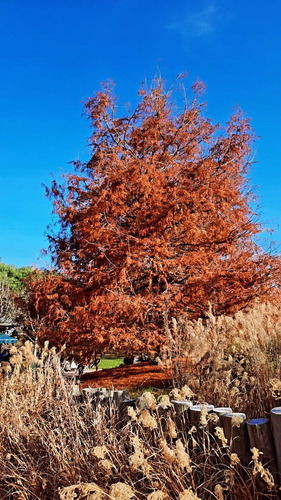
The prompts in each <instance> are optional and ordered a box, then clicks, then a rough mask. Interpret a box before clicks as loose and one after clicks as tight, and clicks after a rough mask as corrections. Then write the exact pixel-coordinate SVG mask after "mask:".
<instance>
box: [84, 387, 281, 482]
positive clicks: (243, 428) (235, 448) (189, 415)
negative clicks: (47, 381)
mask: <svg viewBox="0 0 281 500" xmlns="http://www.w3.org/2000/svg"><path fill="white" fill-rule="evenodd" d="M82 392H83V393H82V399H88V398H91V399H92V400H93V401H95V402H99V403H102V404H103V405H104V404H106V403H107V402H110V401H111V402H114V403H115V404H116V405H117V407H119V409H121V414H122V416H123V418H125V419H126V416H127V408H128V406H133V407H136V405H137V399H129V392H128V391H121V390H119V391H114V390H109V389H105V388H95V389H93V388H86V389H83V391H82ZM77 397H79V396H78V392H77ZM80 397H81V396H80ZM171 403H172V411H173V413H174V417H175V422H176V425H177V427H178V430H180V431H183V430H185V431H188V430H190V428H191V427H192V426H195V427H197V428H198V429H200V428H204V429H205V430H206V431H207V432H209V433H211V434H213V435H215V428H216V427H222V428H223V431H224V436H225V437H226V439H227V442H228V444H229V447H230V452H231V453H236V454H237V455H238V457H239V459H240V462H241V464H242V465H244V466H248V465H249V463H250V461H251V460H252V453H251V449H252V448H257V449H258V450H259V452H261V453H262V454H261V455H260V458H259V460H260V461H261V463H262V464H263V465H264V467H266V468H268V469H269V471H270V472H271V473H272V475H273V476H274V479H275V480H277V481H278V479H279V482H280V478H281V407H276V408H272V410H271V412H270V419H269V418H254V419H250V420H248V419H247V417H246V415H245V414H244V413H233V412H232V409H231V408H229V407H217V408H215V407H214V406H213V405H211V404H197V405H195V404H193V402H192V401H191V400H184V401H176V400H172V401H171ZM166 411H167V410H166V409H164V408H162V407H161V404H159V405H158V412H160V413H161V414H163V413H165V412H166ZM214 415H215V417H214ZM278 476H279V477H278Z"/></svg>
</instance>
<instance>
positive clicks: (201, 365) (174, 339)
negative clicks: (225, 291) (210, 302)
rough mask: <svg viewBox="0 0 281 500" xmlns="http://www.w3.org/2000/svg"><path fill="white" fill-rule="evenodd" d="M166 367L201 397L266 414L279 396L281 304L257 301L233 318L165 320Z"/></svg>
mask: <svg viewBox="0 0 281 500" xmlns="http://www.w3.org/2000/svg"><path fill="white" fill-rule="evenodd" d="M166 331H167V348H166V352H164V367H165V369H166V368H170V369H171V370H172V373H173V377H174V381H175V385H177V386H181V385H183V384H184V383H188V385H189V386H190V387H191V388H192V390H193V391H194V392H195V393H196V394H197V396H198V397H199V398H200V399H201V400H202V401H208V402H210V403H212V404H214V405H216V406H230V407H232V409H233V410H234V411H240V412H244V413H246V414H247V416H248V417H257V416H265V415H266V414H268V413H269V411H270V409H271V408H272V407H273V406H277V405H278V404H280V401H281V382H280V378H281V308H280V307H277V306H274V305H272V304H259V303H257V304H256V305H255V306H254V307H253V308H251V309H249V310H248V311H240V312H239V313H237V314H235V315H234V316H233V317H229V316H219V317H215V316H214V315H213V314H212V310H211V308H210V310H209V311H208V312H207V314H206V318H205V319H199V320H198V321H187V320H186V319H185V318H183V317H180V318H178V319H177V320H176V319H175V318H173V319H172V320H171V322H170V324H169V323H167V324H166Z"/></svg>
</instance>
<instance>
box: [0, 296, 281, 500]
mask: <svg viewBox="0 0 281 500" xmlns="http://www.w3.org/2000/svg"><path fill="white" fill-rule="evenodd" d="M260 307H261V306H260ZM275 313H276V311H275ZM275 313H274V314H275ZM243 314H246V313H243ZM243 314H242V313H241V316H238V317H237V316H236V317H235V318H232V320H231V321H230V320H229V319H228V318H224V319H222V318H221V319H220V320H218V319H214V318H213V317H212V316H210V318H209V324H207V323H206V324H205V325H204V324H203V323H202V324H200V323H197V324H193V330H192V326H191V324H189V323H188V324H185V325H181V324H180V321H179V320H178V321H177V322H175V321H174V322H173V328H174V332H172V334H174V336H175V332H176V329H177V333H178V334H179V333H180V334H181V335H182V337H183V334H182V332H185V335H187V334H188V335H189V344H188V347H189V349H188V350H187V352H186V356H188V357H189V358H190V357H191V356H192V357H193V361H194V366H196V370H197V373H195V371H194V372H193V373H192V374H190V373H188V374H187V375H186V374H184V373H182V374H181V373H180V372H178V374H179V373H180V375H186V376H187V377H188V378H189V379H190V380H189V382H190V386H191V389H190V387H186V386H185V387H183V384H181V383H179V386H178V387H179V389H178V390H177V391H176V390H175V389H174V392H173V393H172V394H171V395H170V396H169V395H165V396H161V398H160V399H159V400H158V401H156V399H155V397H154V396H153V394H151V393H144V394H143V395H142V396H141V398H140V399H139V401H138V404H137V406H136V407H135V408H133V407H129V408H127V409H126V413H124V411H122V412H121V413H120V409H118V408H117V407H115V406H114V405H113V404H112V405H110V406H105V405H104V406H103V405H101V404H98V405H95V404H93V402H92V401H91V399H90V398H89V399H84V400H82V399H81V398H80V397H77V395H76V396H74V384H73V382H70V381H67V380H65V379H64V378H63V377H62V375H61V368H60V353H56V351H55V350H54V349H49V348H48V346H47V345H45V347H44V349H43V350H42V353H41V355H40V357H38V356H36V355H35V352H34V346H33V345H32V344H31V343H30V342H27V343H26V344H25V345H24V346H22V347H20V348H16V347H12V348H11V349H12V354H13V356H12V358H11V365H8V364H7V365H6V366H4V373H3V374H2V375H1V381H0V424H1V425H0V498H1V499H18V500H25V499H32V500H35V499H37V500H38V499H39V500H47V499H48V500H51V499H59V500H74V499H78V500H82V499H83V500H86V499H89V500H90V499H91V500H99V499H112V500H114V499H115V500H118V499H120V500H129V499H131V498H132V499H134V498H135V499H140V500H141V499H148V500H162V499H163V500H166V499H172V500H198V499H201V500H203V499H217V500H251V499H265V498H279V497H278V485H277V484H275V483H274V479H273V477H272V476H271V474H270V472H269V471H267V469H266V467H264V466H263V465H262V461H261V457H260V456H259V452H258V450H255V449H254V450H252V461H251V463H250V464H249V467H242V465H241V464H240V461H239V458H238V457H237V455H235V454H234V453H231V452H230V448H229V443H228V442H227V440H226V439H225V437H224V435H223V431H222V429H221V428H220V427H218V428H217V429H216V428H215V429H216V430H215V432H214V433H212V434H210V433H209V432H208V430H207V429H208V427H207V419H204V418H203V419H202V422H201V424H200V426H199V428H197V429H196V428H191V429H186V430H185V429H183V428H182V427H179V425H178V422H177V417H176V415H175V413H174V409H173V407H172V405H171V402H170V399H171V398H175V397H177V398H179V397H181V398H186V397H187V395H188V394H190V390H192V392H193V393H194V394H195V395H194V400H195V401H198V402H200V401H203V400H204V401H208V400H209V401H210V402H212V403H213V404H217V403H218V404H219V405H224V404H225V403H227V405H228V406H229V405H230V406H231V405H232V406H233V409H234V410H235V408H236V407H235V402H236V401H237V408H238V407H239V411H243V410H244V408H245V407H246V406H247V415H249V413H251V412H254V409H256V410H257V412H261V411H263V410H265V411H268V409H269V407H270V405H271V407H272V406H276V401H277V402H278V398H279V397H280V391H279V385H278V383H279V384H280V382H279V381H280V351H279V347H280V344H279V339H280V336H279V335H280V332H281V328H280V319H279V316H278V315H277V316H276V317H274V314H273V311H272V310H271V313H270V314H271V316H270V317H269V315H268V309H264V310H263V313H262V312H261V310H260V313H259V314H260V315H261V316H262V314H263V315H264V316H262V320H261V317H260V320H261V321H262V323H259V320H258V317H256V314H257V312H256V311H252V312H250V313H247V314H249V315H248V316H247V319H245V318H244V316H243ZM254 317H256V323H253V320H254ZM239 321H240V322H241V326H240V327H239V326H238V323H239ZM242 324H243V325H242ZM226 325H227V326H228V328H229V329H228V330H225V328H226ZM261 325H262V326H261ZM251 326H252V329H253V334H252V335H250V327H251ZM181 328H182V330H180V329H181ZM237 328H240V330H241V331H240V330H239V332H240V333H239V335H240V338H239V339H238V337H237V335H236V336H235V335H234V336H232V334H231V335H230V333H231V332H236V333H237ZM196 329H197V330H196ZM212 331H213V333H214V335H216V336H217V337H216V340H213V339H211V332H212ZM198 332H201V333H202V337H201V338H199V337H198V335H199V333H198ZM270 332H271V333H270ZM201 333H200V334H201ZM223 334H225V336H227V340H226V339H222V338H220V336H222V335H223ZM204 336H205V337H204ZM196 337H197V340H198V339H199V340H198V343H200V346H201V347H200V349H201V354H199V348H198V349H197V350H196V346H195V340H196ZM186 338H187V337H186ZM253 338H255V341H253ZM244 342H245V344H244ZM248 342H251V346H252V347H251V348H250V347H249V345H248V344H247V343H248ZM182 345H183V344H182ZM218 346H220V349H221V350H220V349H218ZM253 346H254V348H255V349H256V348H257V349H258V351H253ZM242 347H243V351H241V349H242ZM214 353H216V356H214ZM241 353H243V356H244V358H245V360H246V361H245V360H244V361H243V362H242V359H240V356H241ZM256 353H258V356H259V357H256ZM181 354H182V353H181ZM196 356H198V358H197V359H196ZM173 359H174V358H173ZM195 360H196V363H195ZM210 362H212V370H211V371H210ZM247 363H249V364H247ZM11 366H12V370H11ZM239 366H241V367H242V371H239V369H238V367H239ZM258 367H260V370H261V372H258ZM208 370H209V371H208ZM230 370H231V374H230V375H226V373H227V371H228V372H229V371H230ZM245 372H247V373H248V375H247V377H254V374H255V376H256V379H257V380H256V381H255V382H254V381H252V383H253V385H252V386H251V385H248V386H247V384H249V383H250V382H249V380H248V378H247V381H246V380H245V388H244V381H243V376H244V377H245V379H246V376H245V375H244V373H245ZM222 376H224V377H225V378H224V379H223V384H225V387H224V388H223V390H222V383H221V388H220V391H219V387H217V386H216V384H218V383H219V380H222V379H221V377H222ZM227 377H228V378H227ZM278 377H279V378H278ZM196 380H197V381H198V383H197V384H196ZM238 380H239V384H238V382H237V381H238ZM272 380H273V382H272ZM228 381H229V382H228ZM270 381H271V382H270ZM179 382H180V381H179ZM233 387H236V388H237V390H238V392H239V394H238V392H237V391H235V394H231V389H232V388H233ZM249 390H250V391H253V392H252V393H251V394H249ZM258 392H259V394H258ZM257 394H258V395H257ZM245 395H247V399H246V401H245V402H244V403H243V397H244V396H245ZM211 396H212V397H211ZM236 398H238V399H236ZM255 398H256V400H255ZM159 403H160V405H161V406H159ZM271 403H273V404H271ZM241 405H242V406H241ZM243 405H244V406H243ZM255 416H258V415H257V413H255ZM261 484H262V488H261Z"/></svg>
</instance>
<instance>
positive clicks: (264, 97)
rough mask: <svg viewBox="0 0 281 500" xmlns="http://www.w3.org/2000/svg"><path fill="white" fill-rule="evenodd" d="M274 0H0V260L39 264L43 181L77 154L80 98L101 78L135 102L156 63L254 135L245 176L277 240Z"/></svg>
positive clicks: (278, 80) (280, 57)
mask: <svg viewBox="0 0 281 500" xmlns="http://www.w3.org/2000/svg"><path fill="white" fill-rule="evenodd" d="M280 19H281V2H280V0H271V1H270V2H265V0H246V1H245V0H243V1H242V0H227V1H226V0H214V1H212V0H210V1H209V0H185V1H183V0H173V1H172V0H161V1H160V0H56V1H55V0H41V1H38V0H36V1H35V0H0V40H1V45H0V47H1V52H0V70H1V92H0V175H1V182H0V238H1V243H0V258H1V260H2V261H3V262H6V263H9V264H15V265H16V266H24V265H29V264H32V263H36V264H37V265H43V263H42V261H40V260H38V258H39V257H40V249H41V248H43V247H46V246H47V242H46V239H45V236H44V234H45V231H46V226H47V225H48V224H49V223H50V222H51V204H50V202H49V201H48V200H46V199H45V197H44V189H43V188H42V186H41V184H42V183H45V184H48V185H50V183H51V175H50V174H51V173H53V174H54V175H55V176H56V177H57V176H58V175H60V173H62V172H63V171H66V170H67V169H68V168H69V166H68V162H70V161H71V160H74V159H76V158H77V157H78V156H79V157H80V158H85V159H86V158H87V154H88V153H87V138H88V136H89V134H90V130H89V127H88V122H87V119H86V118H85V117H83V116H82V113H83V105H82V103H81V101H82V100H83V99H86V98H87V97H89V96H91V95H92V94H93V93H94V92H95V90H97V89H98V88H99V85H100V82H101V81H103V80H106V79H108V78H111V79H113V80H114V81H115V82H116V86H117V94H118V95H119V96H120V103H124V102H126V101H130V102H132V103H134V102H135V100H136V93H137V90H138V88H139V86H140V84H141V82H142V81H143V80H144V79H145V78H146V79H148V80H150V79H151V78H152V77H153V75H154V74H155V73H156V71H157V67H159V68H160V70H161V74H162V76H163V78H165V79H167V80H168V82H169V83H171V82H173V81H174V80H175V78H176V76H177V75H178V74H179V73H181V72H184V71H187V72H188V73H189V80H188V82H189V83H190V84H192V83H193V81H194V80H195V79H196V77H199V78H201V79H202V80H203V81H204V82H205V84H206V85H207V93H206V99H207V102H208V115H209V116H210V117H211V118H213V119H214V120H215V121H220V122H222V123H225V121H227V119H228V117H229V115H230V113H231V110H232V108H233V107H234V106H235V105H236V104H239V105H240V107H241V108H242V109H243V110H244V111H245V113H246V114H247V115H248V116H250V117H251V119H252V125H253V127H254V128H255V130H256V133H257V135H259V136H260V140H259V141H258V143H257V144H256V148H255V155H256V157H255V159H256V161H257V162H258V163H257V164H256V165H254V169H253V172H252V174H251V177H252V182H253V184H257V185H258V186H259V189H258V193H259V195H260V205H261V220H262V221H263V222H265V223H266V224H267V226H270V227H274V228H275V229H276V232H275V236H274V239H275V240H276V241H277V243H278V244H279V245H280V244H281V228H279V227H278V226H279V225H280V223H281V206H280V194H281V175H280V158H281V125H280V120H281V118H280V117H281V98H280V91H281V29H280Z"/></svg>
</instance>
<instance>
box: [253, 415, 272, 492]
mask: <svg viewBox="0 0 281 500" xmlns="http://www.w3.org/2000/svg"><path fill="white" fill-rule="evenodd" d="M247 429H248V436H249V441H250V446H251V448H257V449H258V450H259V451H261V452H262V455H261V456H260V458H259V461H260V462H261V463H262V464H263V466H264V467H266V468H267V469H268V470H269V472H270V473H271V474H272V476H273V479H274V482H275V484H277V482H278V475H277V466H276V460H275V450H274V444H273V436H272V432H271V427H270V421H269V419H268V418H252V419H251V420H248V422H247ZM257 486H258V488H259V491H261V492H264V491H267V487H266V483H265V482H264V481H263V480H262V479H261V478H258V479H257Z"/></svg>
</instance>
